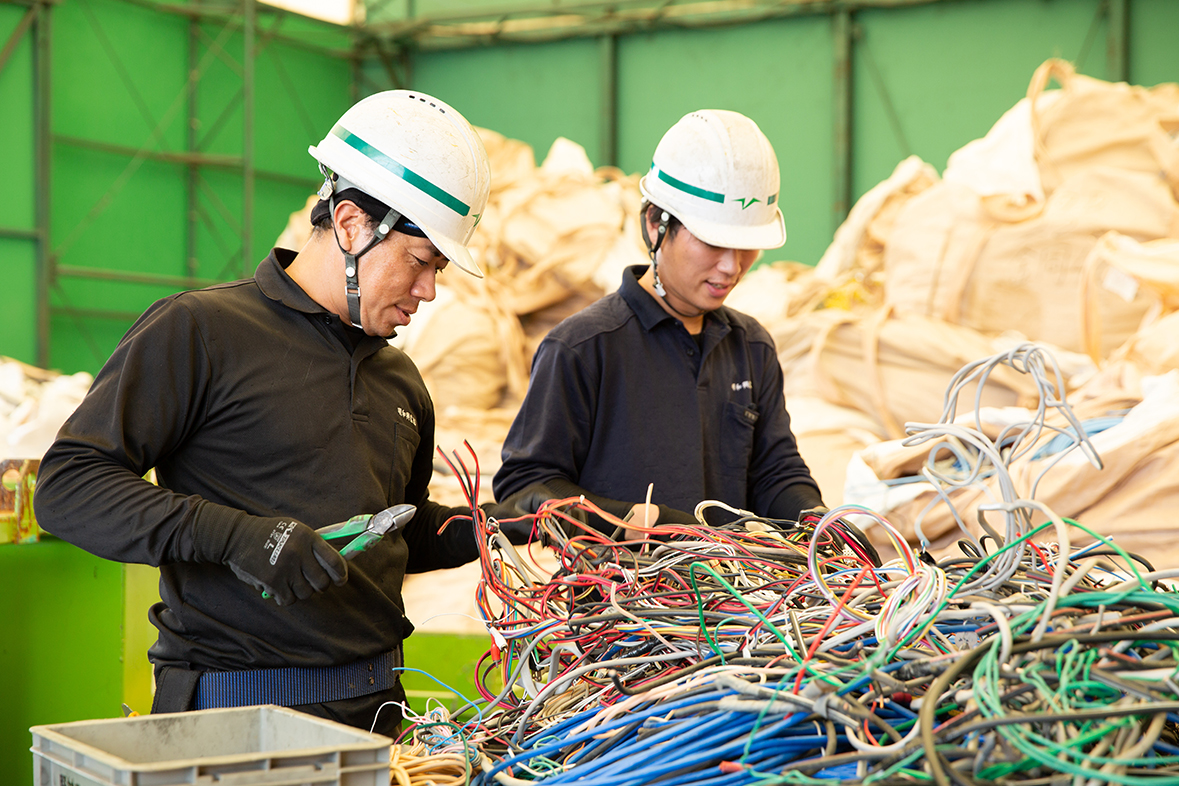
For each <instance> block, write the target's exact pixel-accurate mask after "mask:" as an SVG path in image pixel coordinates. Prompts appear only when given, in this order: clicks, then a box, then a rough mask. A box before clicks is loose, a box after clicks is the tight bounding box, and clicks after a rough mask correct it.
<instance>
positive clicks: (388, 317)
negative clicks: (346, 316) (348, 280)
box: [360, 232, 447, 336]
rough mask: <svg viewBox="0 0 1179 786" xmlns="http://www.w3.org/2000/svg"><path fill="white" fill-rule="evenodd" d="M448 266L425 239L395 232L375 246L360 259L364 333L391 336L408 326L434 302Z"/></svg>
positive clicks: (428, 240)
mask: <svg viewBox="0 0 1179 786" xmlns="http://www.w3.org/2000/svg"><path fill="white" fill-rule="evenodd" d="M365 242H367V240H366V241H365ZM446 264H447V259H446V257H444V256H442V254H441V253H439V251H438V249H437V248H435V247H434V244H433V243H432V242H431V241H430V239H429V238H425V237H414V236H413V235H404V234H402V233H400V232H391V233H390V234H389V236H388V237H386V238H385V239H384V240H382V241H381V242H380V243H377V244H376V245H375V246H373V247H372V249H371V250H370V251H369V252H368V253H366V254H365V255H364V256H363V257H361V258H360V313H361V324H363V325H364V332H366V333H368V334H369V335H370V336H388V335H390V334H391V333H392V332H393V331H394V330H395V329H397V328H399V327H401V326H403V325H408V324H409V320H410V317H412V316H413V314H414V313H415V312H416V311H417V310H418V305H420V304H421V302H422V301H426V302H429V301H431V300H433V299H434V279H435V276H436V275H437V274H438V273H439V272H440V271H441V270H442V269H443V268H445V267H446Z"/></svg>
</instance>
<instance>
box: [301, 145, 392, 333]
mask: <svg viewBox="0 0 1179 786" xmlns="http://www.w3.org/2000/svg"><path fill="white" fill-rule="evenodd" d="M319 168H320V170H321V171H323V173H324V181H323V186H321V187H320V189H319V198H320V199H327V200H328V205H329V206H330V207H331V211H332V212H331V215H332V237H334V238H335V239H336V245H337V246H339V248H340V253H341V254H343V255H344V296H345V297H346V298H347V299H348V321H349V322H351V323H352V326H353V327H357V328H360V329H361V330H363V329H364V325H362V324H361V320H360V258H361V257H362V256H364V255H365V254H367V253H368V252H369V250H370V249H372V247H373V246H375V245H376V244H377V243H380V242H381V241H382V240H384V239H385V236H386V235H388V234H389V233H390V232H391V231H393V225H394V224H396V223H397V220H398V219H399V218H401V214H400V213H398V212H397V211H396V210H394V209H392V208H389V212H388V213H386V214H385V217H384V218H382V219H381V223H380V224H379V225H377V228H376V229H375V230H374V231H373V239H372V240H370V241H369V242H368V244H367V245H365V247H364V248H362V249H360V251H358V252H357V253H355V254H350V253H349V252H347V251H345V250H344V245H343V244H342V243H341V242H340V233H339V232H338V231H337V228H336V192H335V187H334V184H333V183H332V177H331V176H330V175H328V174H327V172H326V171H325V170H324V166H323V164H320V165H319ZM325 192H326V193H325Z"/></svg>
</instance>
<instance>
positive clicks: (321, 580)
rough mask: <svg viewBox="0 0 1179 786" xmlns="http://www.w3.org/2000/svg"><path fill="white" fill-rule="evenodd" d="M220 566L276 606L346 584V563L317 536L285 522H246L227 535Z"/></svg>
mask: <svg viewBox="0 0 1179 786" xmlns="http://www.w3.org/2000/svg"><path fill="white" fill-rule="evenodd" d="M221 562H223V563H224V564H225V565H228V566H229V568H230V569H231V570H232V571H233V572H234V574H235V575H236V576H237V577H238V578H239V579H241V580H242V581H244V582H246V583H247V584H249V585H250V586H252V587H256V588H257V589H259V590H261V591H263V592H265V593H266V594H267V595H269V596H270V597H272V598H274V600H275V601H276V602H277V603H278V605H280V606H289V605H290V604H292V603H294V602H295V601H296V600H307V599H308V598H310V597H311V596H312V595H314V594H315V593H317V592H323V591H324V590H325V589H327V588H328V586H329V585H331V584H335V585H336V586H337V587H338V586H341V585H342V584H343V583H344V582H346V581H347V580H348V563H347V562H346V561H345V560H344V558H343V557H342V556H340V553H339V552H338V551H336V550H335V549H334V548H332V547H331V546H330V545H329V544H328V542H327V541H325V540H324V539H323V538H322V537H320V536H319V535H318V534H317V533H316V532H315V530H313V529H311V527H308V526H307V525H306V524H302V523H300V522H298V521H295V520H294V519H289V518H247V519H244V520H242V521H240V522H238V523H237V525H236V526H234V527H233V529H232V530H231V531H230V532H229V537H228V539H227V540H226V541H225V546H224V548H223V550H222V554H221Z"/></svg>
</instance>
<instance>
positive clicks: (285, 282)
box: [254, 248, 331, 314]
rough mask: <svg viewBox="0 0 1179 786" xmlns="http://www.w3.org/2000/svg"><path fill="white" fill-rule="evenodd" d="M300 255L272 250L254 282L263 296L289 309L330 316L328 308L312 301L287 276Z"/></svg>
mask: <svg viewBox="0 0 1179 786" xmlns="http://www.w3.org/2000/svg"><path fill="white" fill-rule="evenodd" d="M297 256H298V253H297V252H295V251H291V250H290V249H286V248H274V249H271V251H270V254H269V255H268V256H267V257H266V259H263V260H262V262H261V263H259V265H258V269H257V270H256V271H255V272H254V280H255V281H256V282H258V288H259V289H261V290H262V294H263V295H266V297H268V298H270V299H271V300H275V301H278V302H279V303H282V304H283V305H284V306H286V307H287V308H293V309H294V310H295V311H301V312H303V313H304V314H329V313H331V312H329V311H328V310H327V309H326V308H324V307H323V306H321V305H320V304H319V303H317V302H315V300H314V299H312V297H311V295H308V294H307V293H306V292H304V291H303V288H302V287H301V286H299V285H298V284H297V283H296V282H295V279H293V278H291V277H290V276H289V275H287V268H288V267H289V266H290V264H291V263H292V262H294V261H295V257H297Z"/></svg>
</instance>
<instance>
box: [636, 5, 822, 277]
mask: <svg viewBox="0 0 1179 786" xmlns="http://www.w3.org/2000/svg"><path fill="white" fill-rule="evenodd" d="M830 31H831V23H830V20H829V19H828V18H827V17H822V16H812V17H804V18H799V19H794V20H790V21H775V22H766V23H763V24H760V25H745V26H739V27H725V28H716V29H712V30H698V31H672V32H664V33H655V34H650V35H635V36H628V37H625V38H622V39H621V40H620V41H619V44H618V74H619V77H618V126H619V128H618V163H619V165H620V166H621V167H622V169H623V170H624V171H626V172H646V171H647V169H648V168H649V167H650V166H651V155H652V153H654V152H655V146H656V145H657V144H658V143H659V139H660V137H662V136H663V133H664V132H665V131H667V129H668V128H670V127H671V126H672V125H673V124H674V123H675V122H676V121H677V120H679V119H680V118H681V117H683V116H684V115H685V114H687V113H688V112H691V111H693V110H696V109H730V110H733V111H737V112H742V113H744V114H746V115H748V116H749V117H751V118H753V120H754V121H755V122H756V123H757V124H758V125H759V126H760V127H761V129H762V131H763V132H765V134H766V136H767V137H768V138H769V140H770V142H771V143H772V144H773V146H774V150H775V152H776V153H777V155H778V165H779V167H780V168H781V171H782V191H781V194H782V196H781V205H782V211H783V213H784V214H785V217H786V232H787V240H786V245H785V246H784V247H783V248H781V249H779V250H777V251H773V252H770V253H769V254H768V255H767V259H794V260H800V261H803V262H809V263H812V264H813V263H815V262H817V261H818V259H819V256H821V255H822V253H823V250H824V249H825V248H826V247H827V244H828V243H830V241H831V233H832V232H833V231H834V229H835V227H834V222H833V220H832V212H831V203H832V200H833V199H834V188H833V185H832V178H831V175H830V171H831V160H832V155H833V153H832V150H833V148H832V141H831V139H832V116H833V114H832V113H833V110H832V100H831V89H832V79H833V73H834V66H833V59H832V58H833V55H832V52H833V49H832V39H831V32H830Z"/></svg>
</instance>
